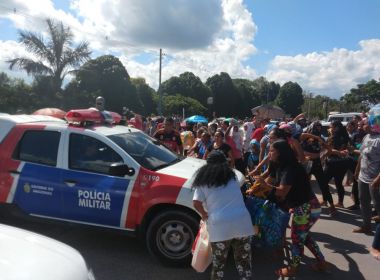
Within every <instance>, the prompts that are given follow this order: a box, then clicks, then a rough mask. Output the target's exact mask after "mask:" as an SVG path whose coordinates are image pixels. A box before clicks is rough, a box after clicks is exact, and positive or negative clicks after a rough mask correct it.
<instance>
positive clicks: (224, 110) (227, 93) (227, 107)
mask: <svg viewBox="0 0 380 280" xmlns="http://www.w3.org/2000/svg"><path fill="white" fill-rule="evenodd" d="M206 85H207V86H208V87H209V88H210V89H211V92H212V95H213V98H214V104H213V108H214V111H215V113H216V115H217V116H224V117H231V116H235V115H236V113H237V112H239V107H240V106H241V103H242V100H241V98H240V95H239V93H238V90H237V89H236V87H235V85H234V84H233V82H232V79H231V77H230V75H228V74H227V73H224V72H222V73H220V75H214V76H212V77H210V78H208V79H207V81H206Z"/></svg>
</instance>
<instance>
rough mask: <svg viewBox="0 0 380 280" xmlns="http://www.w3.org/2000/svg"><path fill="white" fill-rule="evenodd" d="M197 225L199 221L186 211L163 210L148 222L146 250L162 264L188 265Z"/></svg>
mask: <svg viewBox="0 0 380 280" xmlns="http://www.w3.org/2000/svg"><path fill="white" fill-rule="evenodd" d="M198 226H199V221H197V219H196V218H194V217H193V216H192V215H190V214H188V213H185V212H180V211H166V212H163V213H161V214H159V215H158V216H157V217H155V218H154V219H153V220H152V222H151V223H150V224H149V227H148V230H147V235H146V241H147V246H148V250H149V251H150V253H151V254H152V255H153V256H155V257H156V258H157V259H158V260H159V261H160V262H162V263H164V264H167V265H189V264H190V263H191V257H192V256H191V246H192V244H193V242H194V238H195V236H196V233H197V231H198Z"/></svg>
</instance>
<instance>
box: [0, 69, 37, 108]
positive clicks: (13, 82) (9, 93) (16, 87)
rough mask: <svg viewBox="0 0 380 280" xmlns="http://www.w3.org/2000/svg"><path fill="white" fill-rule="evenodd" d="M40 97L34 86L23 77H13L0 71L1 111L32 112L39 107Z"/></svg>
mask: <svg viewBox="0 0 380 280" xmlns="http://www.w3.org/2000/svg"><path fill="white" fill-rule="evenodd" d="M37 106H38V98H37V96H36V95H35V94H33V92H32V88H31V87H30V86H29V85H27V84H25V82H24V81H23V80H21V79H11V78H9V77H8V75H7V74H5V73H0V112H2V113H10V114H15V113H32V112H33V111H35V110H36V109H37Z"/></svg>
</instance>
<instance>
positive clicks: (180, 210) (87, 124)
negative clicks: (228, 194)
mask: <svg viewBox="0 0 380 280" xmlns="http://www.w3.org/2000/svg"><path fill="white" fill-rule="evenodd" d="M66 120H67V121H63V120H59V119H56V118H53V117H47V116H38V115H33V116H30V115H14V116H13V115H8V116H7V115H4V116H0V202H3V203H14V204H16V205H18V206H19V207H20V208H21V209H22V210H23V211H24V212H26V213H28V214H30V215H34V216H39V217H45V218H52V219H59V220H66V221H70V222H77V223H83V224H89V225H95V226H101V227H107V228H116V229H122V230H126V231H129V232H132V233H134V234H136V235H137V236H140V237H142V238H144V239H145V241H146V244H147V247H148V250H149V251H150V253H152V254H153V255H154V256H155V257H157V258H158V259H159V260H160V261H162V262H164V263H166V264H170V265H178V264H188V263H190V258H191V246H192V243H193V241H194V237H195V236H196V233H197V230H198V226H199V215H198V214H197V212H196V211H195V210H194V209H193V206H192V196H193V192H192V190H191V178H192V176H193V174H194V172H195V171H196V170H197V169H198V168H199V167H200V166H202V165H203V164H204V161H202V160H198V159H195V158H183V157H180V156H178V155H177V154H175V153H173V152H171V151H170V150H169V149H167V148H166V147H165V146H163V145H162V144H160V143H159V142H158V141H157V140H155V139H153V138H151V137H149V136H148V135H146V134H145V133H143V132H142V131H140V130H137V129H134V128H131V127H126V126H120V125H116V124H115V123H117V121H119V120H120V116H119V115H118V114H115V113H107V114H104V113H102V112H100V111H97V110H96V109H86V110H72V111H69V112H68V113H67V115H66ZM104 120H107V121H108V123H104ZM237 174H238V178H239V180H240V182H241V183H243V179H244V178H243V176H242V174H241V173H239V172H237Z"/></svg>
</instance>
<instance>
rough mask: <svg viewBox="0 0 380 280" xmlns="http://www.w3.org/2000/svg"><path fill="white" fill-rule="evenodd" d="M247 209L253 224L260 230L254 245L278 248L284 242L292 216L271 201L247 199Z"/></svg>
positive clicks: (255, 198) (252, 197) (251, 197)
mask: <svg viewBox="0 0 380 280" xmlns="http://www.w3.org/2000/svg"><path fill="white" fill-rule="evenodd" d="M245 203H246V207H247V209H248V212H249V214H250V215H251V220H252V224H253V225H255V226H256V227H257V228H258V231H259V232H258V234H256V235H255V236H254V239H253V243H254V245H255V246H256V247H278V246H280V245H281V244H282V242H283V237H284V235H285V231H286V227H287V225H288V223H289V219H290V214H289V213H288V212H285V211H283V210H281V209H280V208H279V207H278V206H277V205H276V203H273V202H270V201H269V200H265V199H261V198H257V197H254V196H250V197H247V199H246V201H245Z"/></svg>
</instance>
